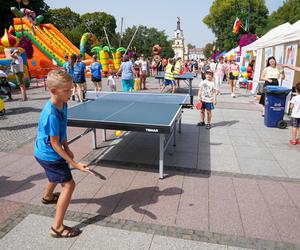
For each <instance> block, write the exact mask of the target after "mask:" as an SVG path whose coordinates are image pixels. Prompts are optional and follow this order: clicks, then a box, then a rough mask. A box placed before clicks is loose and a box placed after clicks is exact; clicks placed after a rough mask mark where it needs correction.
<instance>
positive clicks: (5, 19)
mask: <svg viewBox="0 0 300 250" xmlns="http://www.w3.org/2000/svg"><path fill="white" fill-rule="evenodd" d="M0 3H1V4H0V6H1V8H0V17H1V22H0V35H2V34H3V32H4V29H5V28H9V26H10V25H13V18H14V15H13V13H12V12H11V11H10V8H11V7H16V8H19V5H18V3H17V2H16V1H15V0H5V1H4V0H1V1H0ZM20 8H27V9H30V10H33V11H35V13H36V14H37V15H44V14H45V13H46V12H47V10H48V9H49V6H48V5H47V4H46V3H45V2H44V1H42V0H29V5H24V4H23V2H22V1H21V2H20Z"/></svg>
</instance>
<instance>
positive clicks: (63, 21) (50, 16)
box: [45, 7, 80, 30]
mask: <svg viewBox="0 0 300 250" xmlns="http://www.w3.org/2000/svg"><path fill="white" fill-rule="evenodd" d="M45 23H52V24H53V25H54V26H55V27H56V28H57V29H59V30H61V29H69V30H70V29H73V28H76V27H77V25H78V24H80V15H79V14H77V13H76V12H74V11H72V10H71V9H70V8H69V7H65V8H61V9H50V10H49V11H48V12H47V14H46V15H45Z"/></svg>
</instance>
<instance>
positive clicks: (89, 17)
mask: <svg viewBox="0 0 300 250" xmlns="http://www.w3.org/2000/svg"><path fill="white" fill-rule="evenodd" d="M80 21H81V23H82V25H83V26H85V27H86V30H88V31H89V32H91V33H93V34H94V35H95V36H96V37H97V39H98V40H99V41H101V43H104V44H105V45H108V44H107V40H106V38H105V34H104V30H103V28H104V27H105V29H106V32H107V36H108V38H109V40H110V43H113V44H111V46H115V44H114V43H115V40H116V39H115V36H116V31H115V30H116V27H117V24H116V19H115V17H114V16H112V15H110V14H107V13H105V12H93V13H86V14H84V15H82V16H81V17H80ZM112 38H114V39H112Z"/></svg>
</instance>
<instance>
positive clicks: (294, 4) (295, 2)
mask: <svg viewBox="0 0 300 250" xmlns="http://www.w3.org/2000/svg"><path fill="white" fill-rule="evenodd" d="M298 20H300V1H299V0H287V1H286V2H284V4H283V5H282V6H281V7H279V8H278V9H277V10H276V11H274V12H273V13H272V14H271V15H270V16H269V18H268V23H267V25H266V26H265V28H264V29H263V33H267V32H268V31H269V30H271V29H273V28H275V27H276V26H278V25H280V24H283V23H286V22H289V23H290V24H293V23H295V22H297V21H298Z"/></svg>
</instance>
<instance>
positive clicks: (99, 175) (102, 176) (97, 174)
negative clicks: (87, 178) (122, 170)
mask: <svg viewBox="0 0 300 250" xmlns="http://www.w3.org/2000/svg"><path fill="white" fill-rule="evenodd" d="M90 172H91V173H92V174H93V175H95V176H96V177H99V178H100V179H101V180H106V177H105V176H104V175H102V174H100V173H98V172H97V171H95V170H94V169H90Z"/></svg>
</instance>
